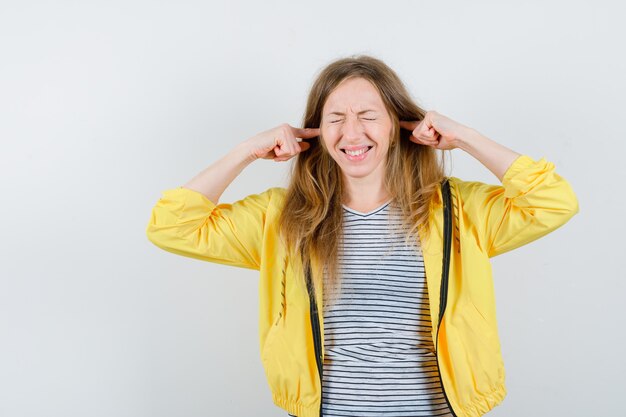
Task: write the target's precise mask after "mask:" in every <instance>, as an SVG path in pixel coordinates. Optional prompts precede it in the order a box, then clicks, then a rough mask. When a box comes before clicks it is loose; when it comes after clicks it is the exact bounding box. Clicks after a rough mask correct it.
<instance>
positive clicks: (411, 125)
mask: <svg viewBox="0 0 626 417" xmlns="http://www.w3.org/2000/svg"><path fill="white" fill-rule="evenodd" d="M419 124H420V122H417V121H405V120H400V127H401V128H403V129H406V130H415V128H416V127H417V125H419Z"/></svg>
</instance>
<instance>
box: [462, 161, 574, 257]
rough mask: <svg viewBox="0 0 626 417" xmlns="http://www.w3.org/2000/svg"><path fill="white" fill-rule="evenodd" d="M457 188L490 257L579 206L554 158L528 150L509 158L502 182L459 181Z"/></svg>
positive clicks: (534, 236)
mask: <svg viewBox="0 0 626 417" xmlns="http://www.w3.org/2000/svg"><path fill="white" fill-rule="evenodd" d="M459 191H460V193H461V201H462V204H463V210H464V211H465V213H466V214H467V216H468V217H469V218H470V219H471V220H472V222H473V223H474V225H475V226H476V228H477V231H478V235H479V239H482V242H481V243H482V247H483V248H485V249H486V251H487V254H488V256H489V257H490V258H491V257H494V256H497V255H500V254H503V253H505V252H508V251H510V250H513V249H515V248H518V247H520V246H522V245H525V244H527V243H530V242H532V241H534V240H536V239H539V238H540V237H542V236H544V235H546V234H548V233H550V232H552V231H553V230H555V229H557V228H559V227H560V226H562V225H564V224H565V223H566V222H567V221H568V220H569V219H570V218H571V217H572V216H574V215H575V214H576V213H578V210H579V207H578V200H577V198H576V195H575V194H574V191H573V190H572V187H571V186H570V184H569V183H568V182H567V181H566V180H565V179H564V178H562V177H561V176H559V175H558V174H557V173H556V172H555V170H554V164H553V163H551V162H548V161H546V160H545V159H544V158H541V159H540V160H538V161H535V160H534V159H532V158H531V157H529V156H527V155H520V156H519V157H518V158H517V159H516V160H515V161H513V163H512V164H511V166H509V168H508V169H507V171H506V172H505V173H504V176H503V178H502V185H488V184H484V183H481V182H463V181H461V182H460V183H459Z"/></svg>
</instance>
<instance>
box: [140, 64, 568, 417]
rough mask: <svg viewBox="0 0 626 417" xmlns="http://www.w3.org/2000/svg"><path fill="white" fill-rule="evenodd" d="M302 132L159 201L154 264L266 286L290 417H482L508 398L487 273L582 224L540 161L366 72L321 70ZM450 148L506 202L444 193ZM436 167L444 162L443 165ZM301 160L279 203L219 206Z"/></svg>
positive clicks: (269, 345) (268, 354)
mask: <svg viewBox="0 0 626 417" xmlns="http://www.w3.org/2000/svg"><path fill="white" fill-rule="evenodd" d="M303 126H304V127H303V128H296V127H292V126H289V125H287V124H284V125H281V126H278V127H276V128H273V129H270V130H268V131H265V132H263V133H260V134H258V135H256V136H253V137H251V138H249V139H247V140H245V141H243V142H241V143H240V144H238V145H237V146H235V147H234V149H233V150H232V151H231V152H229V153H228V154H227V155H226V156H224V157H223V158H221V159H219V160H218V161H216V162H215V163H214V164H212V165H211V166H209V167H208V168H206V169H205V170H204V171H202V172H200V173H199V174H198V175H197V176H196V177H194V178H193V179H191V180H190V181H189V182H188V183H186V184H185V185H184V186H181V187H178V188H175V189H170V190H166V191H164V192H163V196H162V198H161V199H160V200H159V201H158V202H157V204H156V206H155V207H154V209H153V211H152V216H151V218H150V222H149V224H148V227H147V235H148V238H149V239H150V241H152V242H153V243H154V244H155V245H157V246H158V247H160V248H162V249H164V250H167V251H170V252H173V253H176V254H179V255H183V256H188V257H192V258H196V259H201V260H204V261H209V262H217V263H221V264H227V265H232V266H239V267H245V268H252V269H256V270H259V271H260V285H259V338H260V352H261V358H262V362H263V366H264V369H265V373H266V376H267V381H268V383H269V386H270V389H271V391H272V396H273V401H274V403H275V404H276V405H278V406H279V407H282V408H283V409H284V410H286V411H287V412H288V413H289V415H295V416H299V417H318V416H347V415H354V416H361V417H366V416H384V415H395V416H398V415H404V416H409V415H410V416H450V415H454V416H464V417H465V416H467V417H470V416H480V415H482V414H484V413H486V412H487V411H489V410H491V409H492V408H493V407H495V406H496V405H497V404H499V403H500V402H501V401H502V400H503V398H504V396H505V395H506V388H505V383H504V378H505V372H504V365H503V362H502V356H501V351H500V343H499V338H498V331H497V323H496V308H495V299H494V288H493V282H492V275H491V265H490V261H489V258H491V257H493V256H496V255H499V254H501V253H504V252H507V251H509V250H512V249H515V248H517V247H519V246H521V245H524V244H526V243H529V242H531V241H533V240H535V239H537V238H539V237H541V236H543V235H546V234H547V233H549V232H551V231H553V230H555V229H557V228H558V227H560V226H561V225H563V224H564V223H566V222H567V221H568V220H569V219H570V218H571V217H572V216H573V215H574V214H576V213H577V212H578V202H577V199H576V196H575V194H574V192H573V191H572V188H571V187H570V185H569V184H568V182H567V181H566V180H564V179H563V178H562V177H561V176H559V175H558V174H557V173H556V172H555V169H554V165H553V164H552V163H550V162H548V161H546V160H545V159H543V158H542V159H540V160H535V159H533V158H531V157H529V156H527V155H521V154H518V153H516V152H514V151H512V150H510V149H508V148H506V147H504V146H502V145H500V144H498V143H496V142H494V141H492V140H490V139H488V138H486V137H485V136H483V135H481V134H480V133H479V132H477V131H476V130H474V129H472V128H469V127H467V126H464V125H462V124H459V123H457V122H455V121H453V120H451V119H449V118H447V117H445V116H443V115H441V114H439V113H437V112H434V111H429V112H426V111H424V110H422V109H421V108H419V107H418V106H417V105H416V104H415V103H414V102H413V100H412V99H411V97H410V95H409V94H408V92H407V91H406V89H405V87H404V85H403V83H402V82H401V80H400V79H399V78H398V76H397V75H396V74H395V73H394V71H392V70H391V69H390V68H389V67H388V66H386V65H385V64H384V63H383V62H381V61H380V60H378V59H375V58H372V57H369V56H357V57H350V58H345V59H340V60H338V61H335V62H333V63H331V64H330V65H328V66H327V67H326V68H324V69H323V70H322V71H321V73H320V74H319V76H318V77H317V79H316V81H315V83H314V85H313V87H312V89H311V92H310V94H309V97H308V104H307V109H306V114H305V116H304V123H303ZM455 148H459V149H462V150H464V151H466V152H468V153H469V154H470V155H472V156H473V157H475V158H476V159H478V160H479V161H480V162H481V163H482V164H483V165H485V166H486V167H487V168H488V169H489V170H490V171H491V172H493V173H494V174H495V175H496V176H497V177H498V179H499V180H500V181H501V183H502V185H488V184H484V183H480V182H469V181H463V180H460V179H458V178H456V177H448V178H446V177H444V169H443V159H441V160H440V159H438V153H437V150H451V149H455ZM439 154H441V153H439ZM293 157H295V164H293V166H292V169H293V170H292V173H291V179H290V183H289V186H288V188H287V189H284V188H280V187H272V188H269V189H267V190H266V191H264V192H261V193H259V194H251V195H249V196H247V197H245V198H243V199H242V200H239V201H236V202H234V203H232V204H228V203H221V204H219V205H218V200H219V198H220V196H221V195H222V193H223V192H224V190H225V189H226V187H227V186H228V185H229V184H230V183H231V181H232V180H233V179H234V178H235V177H236V176H237V175H238V174H239V173H240V172H241V171H242V170H243V169H244V168H245V167H246V166H247V165H248V164H250V163H252V162H253V161H255V160H257V159H273V160H274V161H288V160H290V159H291V158H293Z"/></svg>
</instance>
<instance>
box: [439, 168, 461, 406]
mask: <svg viewBox="0 0 626 417" xmlns="http://www.w3.org/2000/svg"><path fill="white" fill-rule="evenodd" d="M441 188H442V194H443V235H444V243H445V245H444V252H443V263H442V267H441V289H440V291H439V322H438V323H437V334H436V336H435V339H436V340H435V359H436V360H437V374H438V375H439V381H441V390H442V391H443V396H444V398H445V399H446V403H447V404H448V408H450V412H452V415H453V416H454V417H457V415H456V413H455V412H454V409H453V408H452V404H450V401H449V400H448V395H447V394H446V388H445V387H444V386H443V378H442V377H441V371H440V369H439V329H440V327H441V323H442V321H443V313H444V312H445V311H446V304H447V302H448V273H449V272H450V245H451V240H452V215H451V206H450V204H451V202H450V183H449V182H448V179H447V178H446V179H445V180H444V182H443V183H442V185H441Z"/></svg>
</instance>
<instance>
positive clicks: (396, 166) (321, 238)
mask: <svg viewBox="0 0 626 417" xmlns="http://www.w3.org/2000/svg"><path fill="white" fill-rule="evenodd" d="M355 77H360V78H364V79H366V80H368V81H369V82H371V83H372V84H373V85H374V86H375V87H376V88H377V89H378V91H379V93H380V95H381V98H382V100H383V103H384V104H385V107H386V109H387V111H388V113H389V116H390V117H391V120H392V130H391V137H390V143H389V152H388V154H387V161H386V170H385V172H386V174H385V186H386V189H387V191H388V192H389V194H390V197H391V198H392V201H393V203H394V204H395V205H396V206H397V207H399V208H400V210H401V213H402V217H403V219H404V221H405V223H406V224H407V225H408V226H409V227H408V233H407V235H406V239H407V241H409V240H410V239H413V241H417V240H418V239H419V234H418V230H422V233H423V236H425V237H427V236H429V233H430V230H429V227H428V218H429V216H430V211H431V204H432V201H433V197H434V195H435V193H436V192H437V187H439V183H440V182H441V181H442V180H443V178H444V158H443V153H441V156H442V158H441V159H438V158H437V152H436V149H434V148H432V147H430V146H425V145H419V144H417V143H414V142H411V141H410V140H409V139H408V137H409V136H410V134H411V132H409V131H407V130H404V129H400V125H399V121H400V120H407V121H411V120H414V121H419V120H422V119H423V118H424V115H425V114H426V112H425V111H424V110H423V109H421V108H420V107H419V106H417V104H415V103H414V102H413V100H412V99H411V96H410V95H409V93H408V92H407V90H406V87H405V86H404V84H403V83H402V81H401V80H400V78H399V77H398V75H397V74H396V73H395V72H394V71H393V70H392V69H391V68H389V67H388V66H387V65H386V64H385V63H384V62H382V61H381V60H379V59H376V58H373V57H371V56H367V55H359V56H353V57H347V58H342V59H339V60H336V61H334V62H332V63H330V64H329V65H328V66H326V67H325V68H323V69H322V70H321V72H320V73H319V75H318V76H317V79H316V80H315V82H314V83H313V86H312V87H311V91H310V93H309V96H308V100H307V107H306V111H305V114H304V118H303V124H302V125H303V127H305V128H306V127H308V128H317V127H319V126H320V124H321V121H322V109H323V107H324V104H325V103H326V100H327V99H328V96H329V95H330V94H331V92H332V91H333V90H334V89H335V88H336V87H337V86H338V85H339V84H340V83H341V82H342V81H344V80H346V79H349V78H355ZM322 140H323V139H322V138H321V137H320V138H319V139H313V140H308V141H307V142H308V143H309V144H310V145H311V147H310V148H309V149H308V150H306V151H304V152H301V153H299V154H298V156H297V157H296V160H295V163H294V164H293V165H292V166H291V173H290V180H289V186H288V188H287V193H286V197H285V203H284V208H283V211H282V213H281V216H280V233H281V236H282V238H283V240H284V242H285V244H286V246H287V248H288V249H289V250H290V251H291V255H292V256H294V255H297V256H302V260H303V262H304V266H305V268H306V266H307V264H308V265H312V263H311V262H310V261H311V259H315V260H316V261H317V264H318V265H321V267H322V268H323V269H325V270H326V274H324V273H323V272H322V271H313V274H312V275H313V278H314V282H315V285H316V287H317V288H319V287H318V285H323V286H324V293H325V295H326V294H328V295H329V296H328V297H326V296H325V297H324V309H326V308H328V307H330V306H331V305H332V304H334V302H335V301H336V300H337V297H338V296H339V294H340V293H341V276H340V275H339V274H338V268H337V253H338V249H339V243H340V240H341V237H342V227H343V210H342V196H343V195H344V184H343V180H342V175H341V171H340V167H339V165H337V163H336V162H335V160H334V159H333V158H332V157H331V155H330V154H329V153H328V151H327V150H326V149H325V148H324V145H323V143H321V142H320V141H322ZM320 280H321V281H320Z"/></svg>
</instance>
